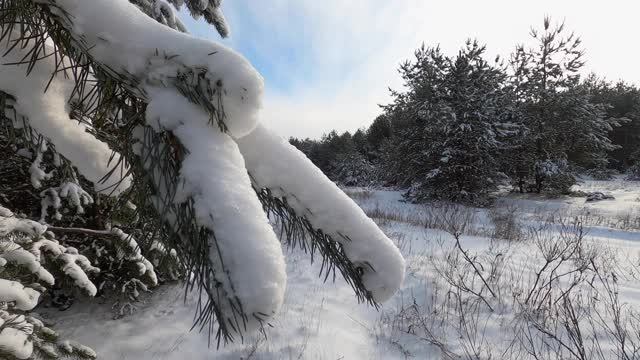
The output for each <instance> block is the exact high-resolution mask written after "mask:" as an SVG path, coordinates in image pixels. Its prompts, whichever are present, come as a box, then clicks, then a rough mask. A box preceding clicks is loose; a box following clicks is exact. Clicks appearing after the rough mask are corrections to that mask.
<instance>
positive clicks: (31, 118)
mask: <svg viewBox="0 0 640 360" xmlns="http://www.w3.org/2000/svg"><path fill="white" fill-rule="evenodd" d="M2 26H3V29H2V30H3V31H7V29H5V28H4V26H5V24H3V25H2ZM13 35H14V37H18V38H19V37H20V34H17V33H15V34H13ZM34 46H35V41H34V40H31V41H27V42H26V43H25V44H21V46H15V43H14V42H13V41H9V37H8V36H7V37H5V38H4V39H2V40H1V41H0V48H1V49H2V53H3V54H4V57H3V58H2V61H3V65H2V66H0V90H2V91H4V92H6V93H8V94H11V95H12V96H13V97H14V98H15V99H16V100H15V105H14V106H15V112H16V113H18V114H20V115H23V116H24V117H26V118H27V119H28V125H29V126H31V127H33V129H35V130H36V131H37V132H38V133H40V134H42V135H43V136H45V137H46V138H47V139H48V140H50V141H51V142H52V143H53V144H54V145H55V147H56V150H57V151H58V152H60V153H61V154H62V155H63V156H64V157H66V158H67V159H69V160H70V161H71V162H72V163H73V165H74V166H76V167H77V168H78V170H79V171H80V172H81V173H82V175H84V176H85V177H86V178H87V179H88V180H89V181H91V182H93V183H94V186H95V188H96V191H98V192H104V193H107V194H118V193H120V192H122V191H124V190H125V189H126V188H128V187H129V184H130V181H131V179H130V178H128V177H125V172H124V169H115V170H116V172H119V173H120V174H113V176H110V177H108V179H105V177H106V176H107V175H108V174H110V173H111V172H112V171H113V170H114V169H113V167H114V166H115V164H118V162H119V161H118V160H119V156H118V155H117V154H115V156H112V155H114V154H113V152H112V151H111V150H110V149H109V147H108V146H107V145H106V144H105V143H103V142H101V141H99V140H97V139H96V138H95V137H94V136H93V135H92V134H90V133H88V132H87V128H86V126H85V125H84V124H81V123H79V122H78V121H77V120H72V119H71V118H70V116H69V112H70V105H69V101H70V100H71V94H72V92H73V89H74V87H75V82H74V80H73V78H72V77H70V76H68V74H67V75H65V74H63V73H58V74H54V73H55V70H56V66H59V65H58V64H56V58H55V57H53V56H49V57H45V58H42V59H40V60H38V61H37V62H35V63H34V66H33V67H30V64H29V63H28V62H25V60H24V59H26V58H29V56H31V55H30V52H29V51H30V49H32V48H33V47H34ZM9 49H11V51H8V50H9ZM45 52H46V54H41V56H46V55H51V54H53V53H54V50H53V49H50V48H49V49H48V50H45ZM27 74H28V76H27ZM44 89H47V91H46V92H45V93H43V91H44ZM12 118H13V120H14V121H15V124H14V125H15V126H16V127H18V128H20V127H22V126H23V124H22V123H21V121H20V119H17V118H15V116H12ZM41 146H46V145H41ZM40 150H42V151H45V150H46V147H45V148H44V149H42V148H41V149H40ZM38 154H40V155H41V153H40V152H39V153H38ZM38 159H40V160H41V158H38V157H36V161H34V166H32V169H31V171H32V179H33V180H34V181H35V182H34V185H39V183H40V181H41V180H42V179H45V178H46V177H47V174H46V173H41V171H42V170H41V169H40V167H39V162H38ZM118 175H121V176H118Z"/></svg>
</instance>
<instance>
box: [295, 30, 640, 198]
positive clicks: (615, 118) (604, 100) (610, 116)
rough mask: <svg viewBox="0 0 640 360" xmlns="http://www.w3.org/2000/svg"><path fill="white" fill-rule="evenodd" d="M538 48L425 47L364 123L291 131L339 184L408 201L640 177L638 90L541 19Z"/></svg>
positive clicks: (565, 188)
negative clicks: (387, 189)
mask: <svg viewBox="0 0 640 360" xmlns="http://www.w3.org/2000/svg"><path fill="white" fill-rule="evenodd" d="M530 37H531V40H532V43H533V46H530V47H525V46H524V45H518V46H516V48H515V51H514V52H513V53H512V54H511V55H510V56H509V58H507V59H502V58H500V57H499V56H498V57H496V58H495V59H493V60H487V55H486V46H485V45H482V44H480V43H479V42H478V41H471V40H468V41H467V42H466V43H465V44H464V46H463V47H462V48H461V49H460V51H459V52H458V53H457V54H456V55H455V56H449V55H446V54H444V53H443V52H442V50H441V49H440V48H439V47H438V46H436V47H427V46H425V45H422V46H421V47H420V48H419V49H417V50H416V51H415V54H414V58H413V59H412V60H407V61H406V62H404V63H402V64H401V65H400V68H399V72H400V75H401V77H402V79H403V81H404V85H405V86H404V89H402V90H390V91H391V95H392V102H391V103H390V104H386V105H382V106H381V109H382V113H381V114H380V115H379V116H378V117H377V118H376V119H375V120H374V121H373V123H372V124H371V125H370V126H369V127H368V128H363V129H359V130H357V131H356V132H355V133H353V134H351V133H349V132H345V133H343V134H339V133H337V132H336V131H331V132H329V133H328V134H325V135H323V136H322V138H320V139H318V140H315V139H309V138H307V139H297V138H291V139H290V143H291V144H293V145H294V146H296V147H297V148H298V149H300V150H301V151H302V152H304V153H305V154H306V155H307V156H308V157H309V158H310V159H311V160H312V161H313V162H314V163H315V164H316V165H317V166H318V167H320V169H322V170H323V171H324V172H325V173H326V174H327V175H328V176H329V177H330V178H331V179H332V180H334V181H336V182H339V183H342V184H346V185H369V184H372V183H378V184H386V185H395V186H399V187H402V188H406V189H407V190H408V191H407V196H408V197H409V198H411V199H412V200H416V201H421V200H427V199H438V200H450V201H460V202H472V203H477V202H482V201H484V200H486V198H487V195H489V194H490V193H491V192H492V191H494V190H496V189H497V187H498V186H501V185H510V186H512V187H513V190H514V191H519V192H522V193H524V192H535V193H542V192H549V193H567V192H569V189H570V188H571V186H572V185H574V184H575V183H576V174H578V173H586V174H589V175H591V176H594V177H596V178H607V177H610V176H612V174H615V173H616V172H625V173H628V174H629V176H631V177H635V178H640V89H638V87H637V86H635V85H633V84H630V83H627V82H624V81H622V80H621V81H618V82H615V83H613V82H609V81H607V80H604V79H602V78H599V77H598V76H596V75H594V74H591V75H589V76H586V77H583V76H581V72H582V70H583V68H584V65H585V60H584V58H585V52H584V50H583V48H582V43H581V40H580V38H579V37H578V36H576V35H575V33H573V32H568V31H567V30H566V29H565V26H564V23H558V24H552V23H551V20H550V19H549V18H545V20H544V24H543V27H542V29H539V30H538V29H535V28H532V29H531V32H530Z"/></svg>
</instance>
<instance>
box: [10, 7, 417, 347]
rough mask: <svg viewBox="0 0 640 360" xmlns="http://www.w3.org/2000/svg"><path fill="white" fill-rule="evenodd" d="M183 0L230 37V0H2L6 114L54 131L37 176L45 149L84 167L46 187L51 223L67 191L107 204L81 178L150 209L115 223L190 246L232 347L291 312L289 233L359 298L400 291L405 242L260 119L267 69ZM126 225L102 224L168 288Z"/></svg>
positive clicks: (30, 130) (180, 254)
mask: <svg viewBox="0 0 640 360" xmlns="http://www.w3.org/2000/svg"><path fill="white" fill-rule="evenodd" d="M181 5H186V6H187V8H188V10H189V11H190V12H191V14H192V15H193V16H204V17H205V19H206V20H207V21H208V22H209V23H211V24H213V25H214V26H215V27H216V29H217V30H218V31H219V33H220V34H221V35H222V36H226V35H227V34H228V29H227V27H226V24H225V23H224V18H223V17H222V14H221V13H220V10H219V6H220V1H219V0H210V1H201V0H191V1H189V0H187V1H181V0H180V1H179V0H172V1H169V2H164V1H162V0H155V1H151V0H138V1H131V2H129V1H126V0H4V1H2V2H0V25H1V26H2V40H1V42H0V44H1V45H0V46H2V47H3V49H2V50H3V51H2V52H3V53H6V55H5V58H4V62H3V64H4V65H2V66H0V91H2V93H0V95H2V96H0V100H3V103H7V102H10V103H11V106H5V107H4V108H5V114H4V121H9V122H10V123H11V124H12V125H11V126H13V127H14V128H16V129H23V130H24V131H23V132H22V134H25V133H26V134H30V135H28V136H27V137H29V138H30V139H32V138H33V137H32V134H34V133H36V134H37V135H38V136H37V139H39V140H38V141H37V142H36V143H35V144H34V145H33V149H34V152H35V154H36V160H35V161H34V164H35V165H33V166H32V167H33V171H32V179H35V180H34V185H36V184H38V183H39V182H41V181H47V180H50V177H48V176H49V174H48V173H47V172H45V171H44V170H43V169H41V165H40V162H39V161H42V156H41V153H42V152H44V151H47V150H50V151H54V152H55V154H56V155H55V156H59V157H60V158H61V159H63V160H64V162H66V163H68V164H70V165H72V167H71V170H70V171H68V173H69V174H70V175H68V176H66V178H65V179H64V181H63V182H62V183H61V184H60V186H58V187H52V188H50V189H52V190H51V191H53V192H54V193H51V192H47V191H43V192H42V193H41V195H42V196H43V199H44V198H46V196H50V197H51V198H53V200H51V201H49V202H46V203H45V202H44V200H43V207H42V210H43V214H42V217H41V221H42V222H43V223H46V221H47V220H48V218H47V216H46V215H47V214H46V211H47V208H49V207H53V208H54V209H55V216H54V217H53V219H52V221H54V220H57V219H59V218H60V217H61V216H58V215H59V212H58V209H59V207H60V199H59V197H60V196H67V197H68V199H69V201H71V203H72V205H74V207H75V208H76V212H77V213H78V214H81V213H83V212H84V208H83V206H86V205H89V204H93V203H94V201H93V200H94V199H93V198H92V197H91V195H90V194H89V193H86V192H84V191H83V189H82V188H81V187H80V186H79V184H80V183H81V181H80V180H79V176H82V177H83V179H86V180H88V181H90V182H91V183H93V185H94V187H95V188H94V189H93V190H92V191H93V192H95V195H94V196H95V197H99V198H104V199H105V200H104V201H108V202H111V203H113V204H115V205H114V206H113V208H112V210H111V213H116V212H117V209H123V208H125V207H129V208H131V209H134V210H133V211H134V212H135V216H134V217H133V218H132V219H133V220H131V221H130V222H129V223H125V224H120V225H119V224H118V220H117V219H111V220H109V222H110V223H112V224H113V225H116V226H125V227H127V228H132V229H134V230H137V231H138V232H141V233H142V236H143V238H144V237H148V238H153V239H155V240H153V241H151V242H150V243H152V244H153V245H152V246H151V247H150V249H148V250H149V251H151V250H153V249H160V248H161V249H164V252H165V253H171V254H172V256H174V257H175V258H176V259H177V262H178V263H179V264H180V265H181V266H182V267H183V269H184V271H185V273H186V274H188V276H186V277H185V278H186V281H187V289H188V290H189V289H194V288H195V289H197V290H199V291H200V292H201V293H202V294H204V295H205V296H204V297H202V298H203V299H204V300H203V301H201V302H200V303H199V304H198V308H197V314H196V318H195V320H196V325H200V328H201V329H202V328H204V329H207V330H208V331H211V332H213V333H214V334H215V335H216V338H217V339H218V344H219V343H220V341H221V340H222V341H225V342H226V341H229V340H233V339H234V338H235V337H236V336H238V335H239V336H242V334H243V333H245V332H246V331H251V330H254V329H257V328H260V327H262V326H263V325H265V324H266V323H268V322H269V321H270V320H271V319H272V318H273V317H274V316H275V315H276V313H277V312H278V310H279V309H280V306H281V305H282V302H283V298H284V292H285V287H286V273H285V262H284V257H283V253H282V247H281V241H283V242H285V243H286V244H287V245H289V246H298V247H301V248H303V249H305V250H307V251H308V252H310V253H311V254H314V253H319V254H320V255H321V256H322V257H323V260H324V261H323V265H324V266H323V272H324V273H323V274H324V276H325V278H328V277H329V276H330V275H332V274H333V275H334V276H335V273H336V271H337V272H339V273H341V275H342V276H343V277H344V278H345V279H346V280H347V282H348V283H349V284H351V286H352V287H353V288H354V290H355V292H356V296H357V297H358V299H359V300H361V301H365V302H368V303H370V304H373V305H375V304H377V303H379V302H382V301H385V300H387V299H388V298H389V297H391V296H392V295H393V294H394V293H395V292H396V290H398V289H399V287H400V286H401V283H402V281H403V278H404V268H405V265H404V260H403V258H402V256H401V255H400V252H399V251H398V249H397V248H396V247H395V245H394V244H393V243H392V242H391V241H390V240H389V239H388V238H387V237H386V236H385V235H384V234H383V233H382V231H381V230H380V229H379V228H378V227H377V226H376V225H375V223H374V222H373V221H372V220H371V219H369V218H368V217H367V216H366V215H365V214H364V212H363V211H362V210H361V209H360V208H359V207H358V206H357V205H356V204H355V203H354V202H353V201H352V200H351V199H350V198H349V197H347V196H346V195H345V194H344V193H343V192H342V191H341V190H340V189H339V188H338V187H337V186H336V185H335V184H333V183H332V182H331V181H330V180H329V179H328V178H327V177H326V176H324V175H323V174H322V172H321V171H320V170H318V169H317V168H316V167H315V166H314V165H313V164H312V163H311V162H310V161H309V160H308V159H307V158H306V157H305V156H304V155H302V153H300V152H299V151H298V150H296V149H295V148H294V147H293V146H291V145H289V144H288V143H287V142H286V141H284V140H283V139H280V138H279V137H278V136H276V135H275V134H274V133H273V132H272V131H270V130H269V129H268V128H267V127H266V126H264V125H261V124H259V118H260V109H261V105H262V98H263V87H264V85H263V79H262V77H261V76H260V74H258V73H257V72H256V70H255V69H254V68H253V67H252V66H251V64H249V63H248V61H247V60H246V59H244V58H243V57H242V56H240V55H239V54H237V53H236V52H234V51H233V50H231V49H228V48H226V47H224V46H222V45H220V44H218V43H215V42H212V41H208V40H203V39H198V38H196V37H193V36H191V35H189V34H188V33H187V32H186V29H185V28H184V26H183V25H181V23H180V22H179V20H178V19H177V17H176V16H175V13H173V11H174V10H175V8H176V7H180V6H181ZM45 90H46V91H45ZM9 110H10V111H9ZM25 136H26V135H25ZM46 144H50V146H48V147H47V146H46ZM23 152H24V151H23ZM73 169H77V171H78V173H79V174H78V175H77V176H76V174H75V170H73ZM65 173H67V172H65ZM34 176H35V178H34ZM70 183H71V184H72V185H69V184H70ZM70 190H73V191H70ZM52 194H53V195H56V196H58V199H57V200H56V197H55V196H53V195H52ZM45 205H46V206H45ZM113 209H116V210H113ZM7 211H8V210H7ZM25 221H26V220H25ZM35 224H37V223H35ZM42 226H45V225H42ZM110 226H111V225H109V227H105V229H95V231H94V233H97V234H101V235H105V234H106V235H108V236H111V237H112V238H115V239H116V240H118V241H121V242H122V243H123V245H122V246H123V248H125V249H129V250H130V251H129V254H130V255H128V256H127V257H126V259H129V260H131V261H135V262H137V263H138V266H139V268H140V271H141V273H149V272H150V274H153V275H151V279H152V281H151V283H152V285H154V286H155V285H156V284H157V283H158V281H157V278H155V277H153V276H154V275H155V272H154V265H153V264H151V263H150V262H149V261H147V259H146V258H144V256H143V252H141V251H140V250H139V249H136V247H137V246H138V245H137V244H138V243H140V244H144V243H145V241H142V240H141V241H138V242H134V243H133V244H136V245H132V243H131V241H133V240H131V239H133V238H132V236H130V235H129V234H128V233H127V232H124V231H122V230H118V229H117V227H115V228H114V229H116V230H111V227H110ZM274 228H275V229H277V231H274ZM145 229H146V230H147V231H145ZM149 229H153V230H149ZM45 230H46V228H45ZM45 230H43V231H45ZM58 230H59V231H64V229H58ZM92 231H93V230H92ZM90 233H91V232H90ZM167 249H170V250H167ZM143 250H145V251H147V249H143ZM60 251H62V250H60ZM66 252H68V251H66ZM79 265H80V266H84V265H86V266H87V267H85V268H84V269H85V270H91V268H89V267H88V266H90V264H86V263H84V262H83V263H79ZM83 281H84V280H83ZM78 285H79V286H83V285H82V284H81V283H78ZM87 285H88V284H87ZM27 288H28V286H27V287H25V289H27ZM89 290H92V289H91V288H89ZM1 291H2V289H1V288H0V292H1ZM91 292H92V291H89V293H90V294H89V295H91ZM34 301H37V300H34ZM34 306H35V304H34ZM32 308H33V307H32ZM1 335H2V333H0V337H1Z"/></svg>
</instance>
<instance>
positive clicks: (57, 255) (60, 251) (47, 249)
mask: <svg viewBox="0 0 640 360" xmlns="http://www.w3.org/2000/svg"><path fill="white" fill-rule="evenodd" d="M30 251H31V253H32V254H33V255H35V257H36V259H37V260H38V261H41V259H42V257H43V254H44V253H46V254H48V255H50V256H52V257H53V258H54V259H55V260H56V261H57V262H60V263H61V264H62V266H61V270H62V272H63V273H64V274H65V275H67V276H68V277H70V278H71V279H72V280H73V282H74V284H75V285H76V286H77V287H79V288H80V289H83V290H84V291H85V292H86V293H87V294H88V295H89V296H95V295H96V293H97V292H98V289H97V288H96V286H95V284H94V283H93V282H91V280H90V279H89V276H88V275H87V272H89V273H91V272H94V273H96V272H100V269H99V268H97V267H94V266H93V265H91V262H90V261H89V259H87V258H86V257H85V256H84V255H81V254H79V253H78V250H77V249H75V248H73V247H64V246H62V245H60V244H59V243H58V242H57V241H56V240H49V239H44V238H42V239H39V240H38V241H36V242H34V243H33V245H32V246H31V249H30Z"/></svg>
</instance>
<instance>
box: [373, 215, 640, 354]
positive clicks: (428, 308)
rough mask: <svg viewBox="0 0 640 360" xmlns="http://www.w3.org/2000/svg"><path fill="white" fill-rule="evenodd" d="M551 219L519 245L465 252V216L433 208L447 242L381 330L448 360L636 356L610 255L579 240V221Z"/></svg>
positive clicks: (639, 332)
mask: <svg viewBox="0 0 640 360" xmlns="http://www.w3.org/2000/svg"><path fill="white" fill-rule="evenodd" d="M552 215H553V216H550V217H549V218H548V221H546V222H543V223H541V224H539V225H538V226H535V227H530V228H529V229H527V232H526V234H525V235H522V236H525V237H526V238H527V240H528V241H526V242H504V241H491V243H490V246H489V248H484V249H483V250H482V251H479V252H473V251H471V250H470V249H467V248H465V246H464V244H465V242H463V241H461V239H462V237H463V234H464V233H465V232H468V231H469V230H468V229H469V228H471V224H472V222H473V220H472V219H473V216H472V215H469V214H468V213H466V212H465V210H462V209H455V208H447V209H446V210H442V211H441V212H440V213H439V216H440V219H439V220H438V221H437V223H438V224H440V225H439V226H441V228H442V229H443V230H445V231H447V232H449V233H450V234H451V235H452V237H453V239H451V240H450V241H448V242H446V241H441V242H438V244H437V245H438V246H439V247H440V248H439V249H434V250H433V251H432V254H431V255H430V264H431V266H432V268H433V269H434V271H433V273H432V274H433V275H432V277H430V278H428V279H429V280H427V279H425V281H429V282H428V283H429V284H430V285H429V287H430V289H431V291H426V292H425V294H423V295H421V296H422V297H420V296H416V295H414V294H411V296H412V299H410V300H409V301H406V302H404V301H403V302H402V303H401V304H400V305H398V308H397V309H396V311H395V312H394V313H391V314H386V316H387V317H388V319H387V323H388V324H392V326H393V327H394V328H396V329H397V331H401V332H404V333H406V334H411V335H413V336H415V337H416V338H417V339H418V340H421V341H424V342H425V343H427V344H429V345H431V346H436V347H437V348H438V349H440V351H441V352H442V355H443V358H449V359H470V360H471V359H527V358H530V359H541V360H542V359H549V360H551V359H580V360H586V359H597V360H603V359H620V360H630V359H640V314H639V313H638V312H637V310H636V309H634V308H633V307H631V306H630V305H629V304H626V303H624V302H623V301H622V300H621V299H620V281H621V278H622V277H623V276H625V274H626V272H625V271H626V270H625V271H623V270H622V269H623V268H624V267H623V266H622V265H621V259H620V257H619V254H617V253H615V252H614V251H613V250H611V249H609V248H607V247H606V246H604V245H602V244H597V243H595V242H593V241H591V240H589V239H587V235H588V234H587V232H586V230H585V228H584V221H585V220H584V218H583V217H576V218H574V219H567V218H566V217H565V216H557V214H552ZM505 222H506V223H509V222H510V221H507V220H505ZM514 222H515V220H514ZM505 227H508V226H506V225H505ZM513 250H516V251H513ZM516 254H517V255H519V256H521V258H518V259H521V260H518V259H516V258H514V255H516ZM520 261H524V263H522V262H520Z"/></svg>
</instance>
